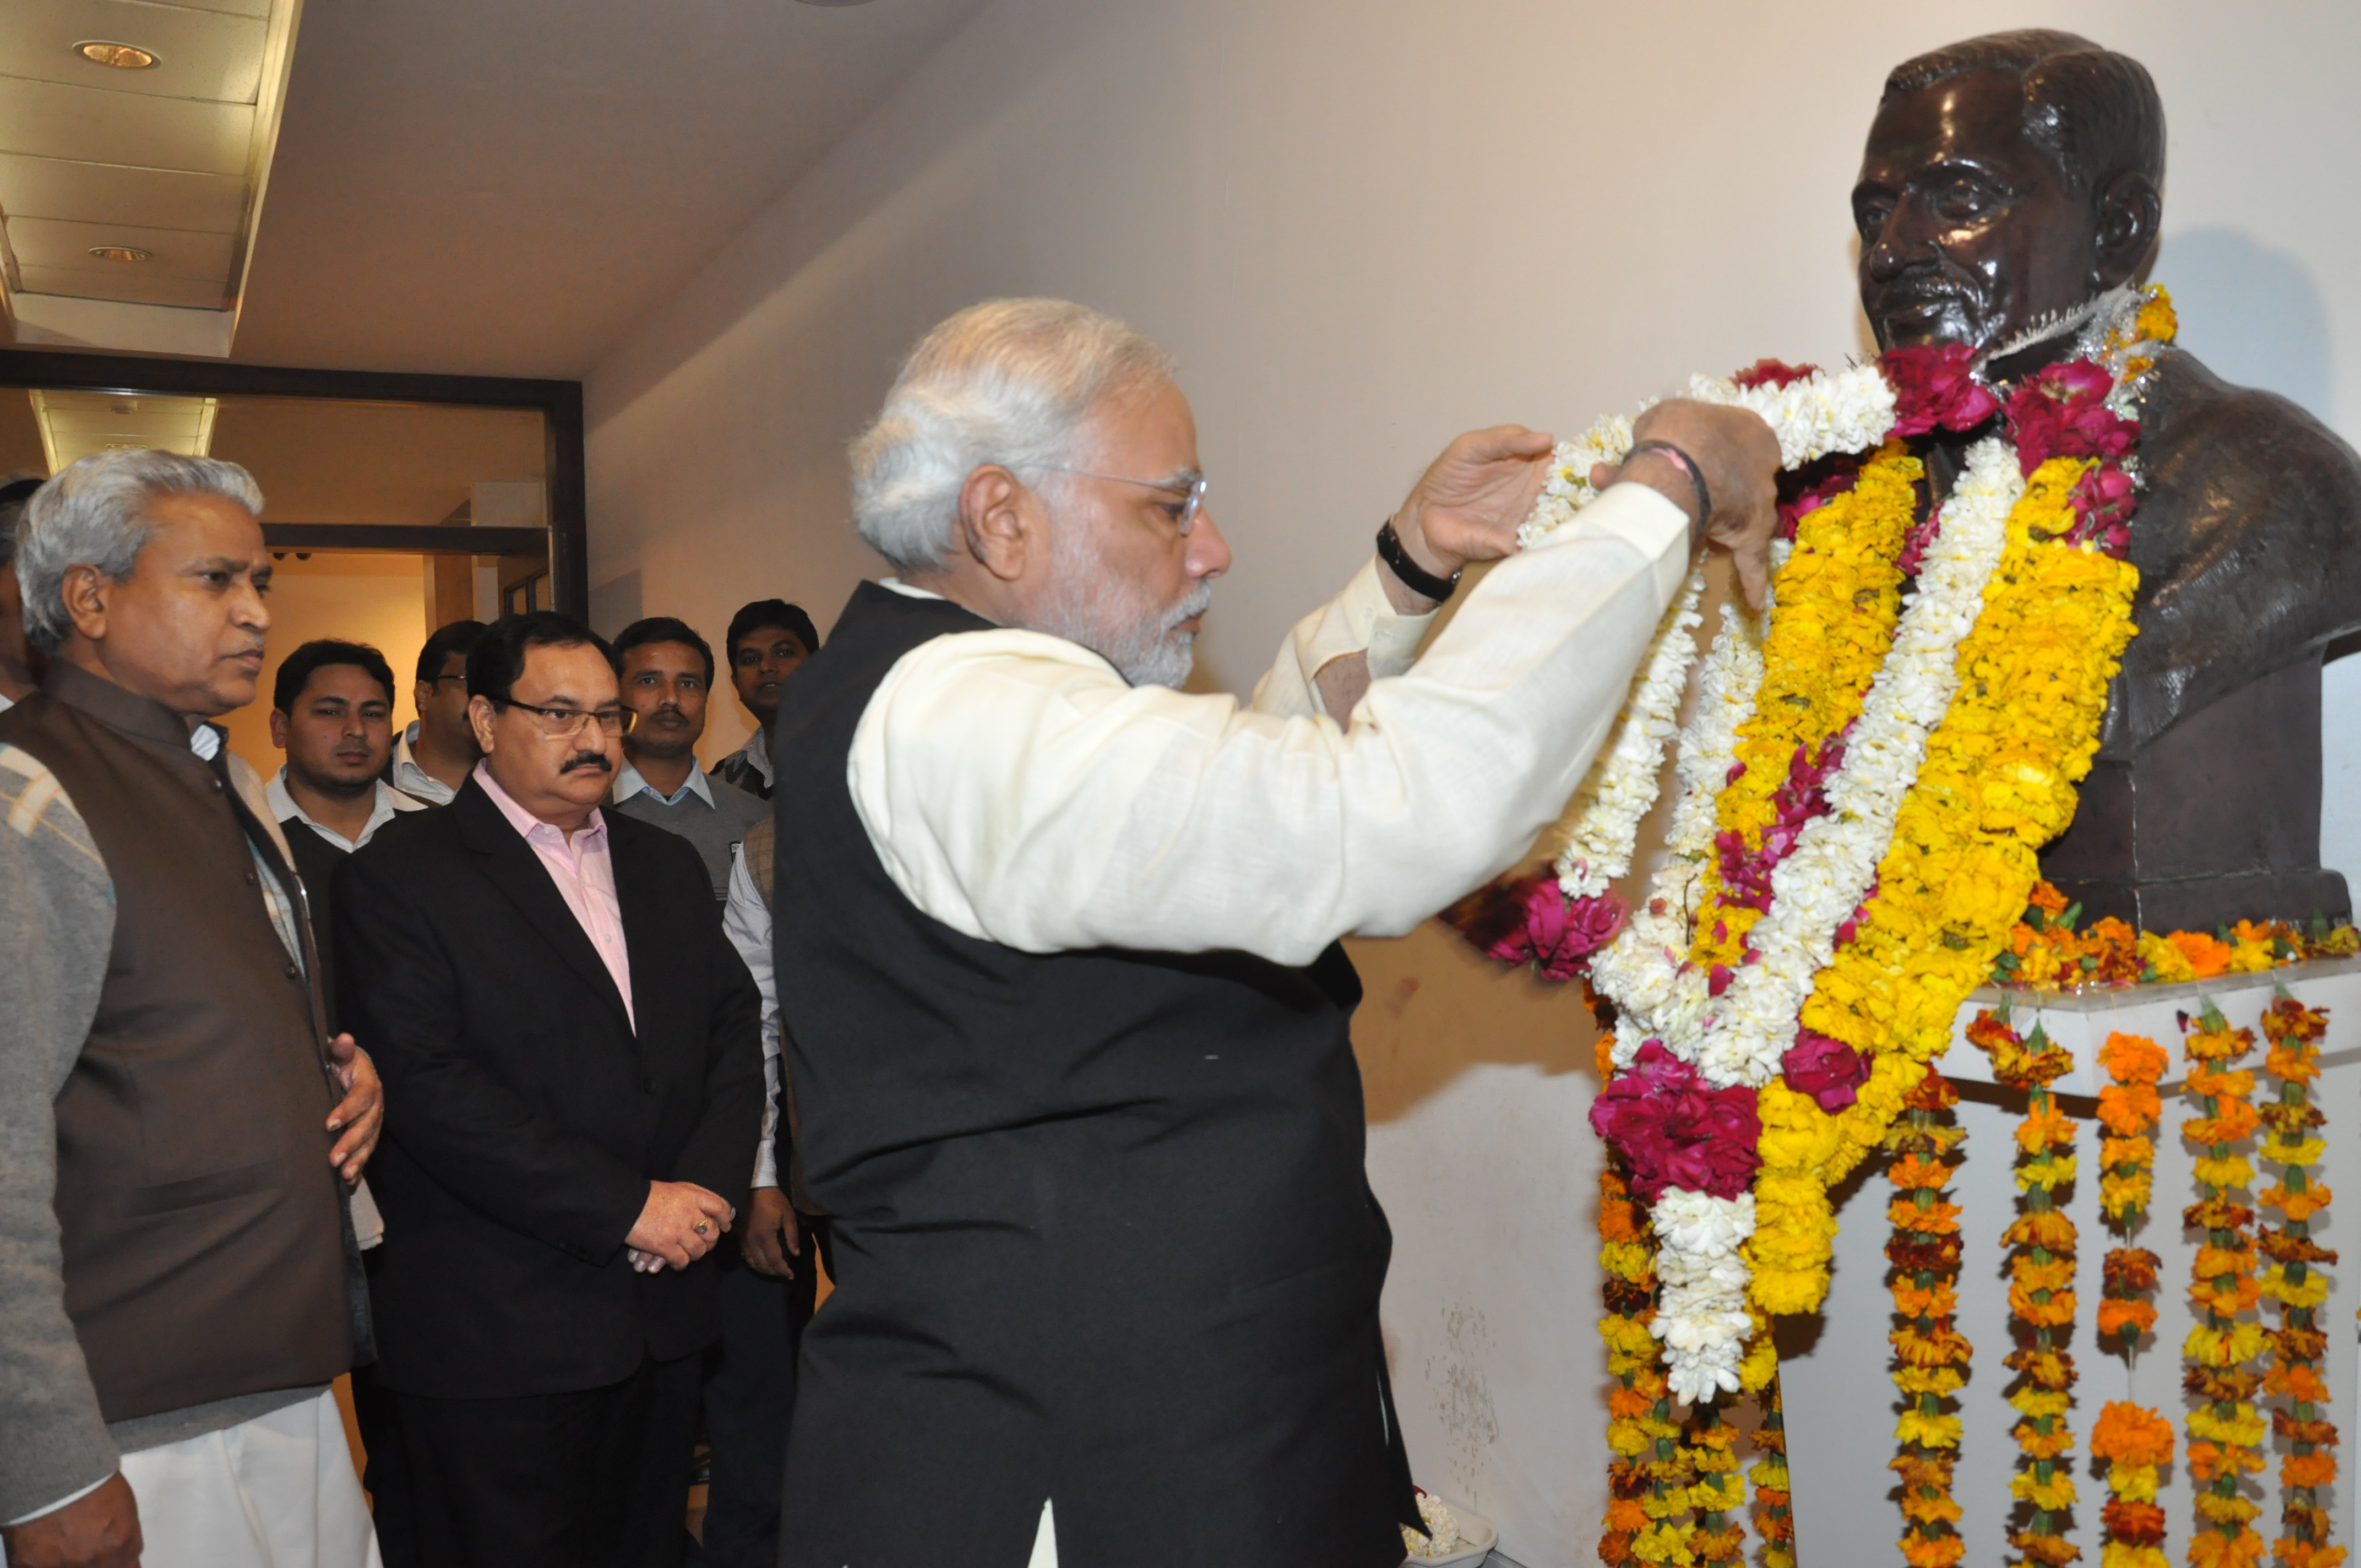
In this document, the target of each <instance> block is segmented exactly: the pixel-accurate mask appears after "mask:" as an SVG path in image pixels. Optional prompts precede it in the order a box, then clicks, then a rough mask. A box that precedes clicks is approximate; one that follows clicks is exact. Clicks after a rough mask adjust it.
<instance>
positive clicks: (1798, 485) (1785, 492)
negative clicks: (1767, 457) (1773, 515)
mask: <svg viewBox="0 0 2361 1568" xmlns="http://www.w3.org/2000/svg"><path fill="white" fill-rule="evenodd" d="M1816 468H1824V469H1825V472H1822V473H1821V474H1820V475H1819V477H1817V478H1814V477H1812V474H1813V470H1814V469H1816ZM1799 481H1800V482H1799ZM1860 482H1861V456H1860V455H1859V454H1858V453H1839V454H1837V455H1834V456H1831V457H1825V458H1822V459H1821V460H1820V461H1819V462H1818V463H1817V464H1810V465H1806V466H1805V467H1803V468H1800V469H1797V470H1796V471H1795V473H1793V474H1782V475H1781V476H1780V477H1779V494H1780V496H1781V498H1782V499H1781V500H1780V502H1779V537H1780V538H1782V539H1793V538H1795V525H1796V524H1797V523H1799V522H1801V521H1804V514H1805V513H1806V512H1813V511H1817V510H1819V509H1820V508H1822V507H1824V506H1826V505H1828V503H1829V502H1830V501H1832V500H1834V499H1837V498H1838V497H1839V496H1840V495H1843V494H1844V493H1845V492H1846V491H1847V490H1850V489H1851V488H1853V487H1854V486H1855V485H1857V484H1859V483H1860Z"/></svg>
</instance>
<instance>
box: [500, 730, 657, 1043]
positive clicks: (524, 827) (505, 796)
mask: <svg viewBox="0 0 2361 1568" xmlns="http://www.w3.org/2000/svg"><path fill="white" fill-rule="evenodd" d="M476 782H477V783H478V784H481V785H482V786H483V788H484V793H485V794H486V795H489V796H491V798H492V804H493V805H494V806H499V807H500V815H501V816H503V817H507V818H508V819H509V824H510V826H511V827H512V828H515V829H516V830H517V831H518V832H519V833H522V835H524V841H525V842H526V843H528V844H530V845H532V846H533V853H534V854H535V855H538V856H539V857H541V863H542V865H543V867H544V868H545V869H546V870H547V871H548V872H549V880H550V881H552V882H554V883H556V884H557V895H558V896H559V897H560V898H563V899H564V900H566V908H568V909H571V910H572V911H574V918H575V919H576V921H577V922H578V923H579V924H580V925H581V927H582V934H583V935H584V936H586V937H588V938H590V945H591V946H592V947H594V948H598V958H599V959H600V961H601V962H603V963H605V964H606V966H607V972H608V973H609V975H612V976H613V977H614V981H615V989H616V990H617V991H620V992H622V993H623V1015H624V1016H625V1017H627V1018H630V1019H631V1027H632V1029H633V1030H634V1031H637V1030H638V1028H639V1026H640V1021H639V1017H638V1015H637V1014H634V1013H633V1012H632V1011H631V949H630V948H627V947H625V946H624V945H623V905H622V901H621V900H620V899H619V898H617V897H616V896H615V858H614V856H613V855H612V854H611V853H610V852H609V850H608V848H607V819H606V818H605V817H601V816H600V815H599V814H598V812H597V811H596V810H593V811H592V812H591V813H590V820H589V821H588V822H587V823H585V824H583V826H582V828H580V829H579V830H578V831H577V832H576V833H575V835H574V839H573V841H572V842H571V843H569V842H567V841H566V835H565V834H564V833H562V832H560V831H559V830H558V829H557V828H554V827H552V826H550V825H549V824H548V823H546V822H544V821H543V820H541V818H539V817H535V816H534V815H533V813H532V812H530V811H527V810H526V809H525V808H524V807H523V806H519V805H518V804H517V803H516V802H515V800H513V799H512V798H511V796H510V795H509V792H508V791H506V790H504V789H502V788H501V787H500V784H499V782H498V781H496V780H495V779H494V778H493V777H492V774H491V770H490V769H489V768H487V767H486V766H484V764H483V763H481V762H478V763H477V764H476Z"/></svg>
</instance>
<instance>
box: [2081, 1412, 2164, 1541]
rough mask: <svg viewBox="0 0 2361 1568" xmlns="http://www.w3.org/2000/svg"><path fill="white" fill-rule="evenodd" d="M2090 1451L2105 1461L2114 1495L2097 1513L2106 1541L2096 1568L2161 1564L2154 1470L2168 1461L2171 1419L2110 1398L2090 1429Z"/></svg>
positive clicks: (2161, 1531)
mask: <svg viewBox="0 0 2361 1568" xmlns="http://www.w3.org/2000/svg"><path fill="white" fill-rule="evenodd" d="M2091 1455H2092V1458H2094V1459H2103V1460H2105V1461H2106V1462H2107V1490H2108V1491H2109V1492H2111V1493H2113V1494H2114V1496H2113V1497H2109V1498H2108V1499H2107V1506H2106V1508H2105V1509H2104V1510H2103V1512H2102V1514H2101V1522H2102V1523H2103V1525H2104V1526H2105V1528H2106V1542H2105V1544H2104V1545H2103V1546H2101V1547H2100V1549H2099V1568H2165V1558H2164V1509H2163V1508H2161V1507H2159V1506H2158V1503H2157V1500H2156V1480H2157V1476H2156V1473H2157V1468H2158V1466H2159V1465H2164V1464H2171V1463H2172V1423H2171V1422H2170V1421H2169V1420H2165V1419H2164V1418H2163V1417H2162V1416H2160V1415H2158V1414H2157V1413H2156V1412H2155V1411H2154V1410H2151V1409H2145V1408H2144V1407H2142V1406H2139V1405H2133V1404H2126V1403H2125V1402H2123V1401H2120V1400H2110V1401H2108V1403H2107V1404H2106V1405H2105V1406H2104V1407H2103V1409H2101V1410H2100V1411H2099V1419H2098V1420H2097V1421H2095V1422H2093V1423H2092V1427H2091Z"/></svg>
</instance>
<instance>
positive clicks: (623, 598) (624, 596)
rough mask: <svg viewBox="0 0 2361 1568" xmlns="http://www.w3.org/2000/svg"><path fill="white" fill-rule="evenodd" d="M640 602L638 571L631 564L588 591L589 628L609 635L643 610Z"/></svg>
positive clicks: (613, 633)
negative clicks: (626, 568)
mask: <svg viewBox="0 0 2361 1568" xmlns="http://www.w3.org/2000/svg"><path fill="white" fill-rule="evenodd" d="M640 604H641V592H640V572H639V568H638V567H636V566H634V567H633V568H631V570H630V571H628V572H625V573H624V574H623V575H622V576H619V577H609V578H608V579H607V580H606V581H605V582H603V583H600V584H599V585H598V586H597V587H594V588H592V589H591V590H590V630H593V631H595V632H597V633H598V635H599V636H601V637H609V638H611V637H613V636H614V635H615V634H616V633H617V632H619V631H620V630H623V628H625V627H626V626H629V625H631V622H633V621H635V620H639V619H640V617H641V616H642V614H643V613H644V612H643V611H642V609H640Z"/></svg>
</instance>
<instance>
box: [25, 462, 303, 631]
mask: <svg viewBox="0 0 2361 1568" xmlns="http://www.w3.org/2000/svg"><path fill="white" fill-rule="evenodd" d="M159 496H221V497H223V498H225V499H229V500H233V501H236V503H237V504H238V505H240V506H242V507H244V508H245V509H246V510H248V511H250V512H253V513H254V514H255V515H256V516H260V515H261V513H262V491H261V489H260V488H258V486H256V484H255V482H254V476H253V475H251V474H249V473H247V471H246V470H245V469H243V468H241V467H239V466H237V465H236V464H235V463H225V462H224V461H222V460H221V459H220V458H218V457H186V456H182V455H181V454H180V453H177V452H157V451H152V450H148V449H146V448H141V449H137V450H129V451H117V452H96V453H93V454H92V455H90V456H88V457H84V458H81V459H79V460H77V461H75V462H73V463H70V464H68V465H67V466H65V467H63V468H61V469H60V470H59V471H58V473H57V476H56V477H53V478H52V479H50V480H49V483H48V484H45V485H43V486H42V487H41V488H39V489H38V490H35V491H34V492H33V494H32V496H31V498H30V499H27V501H26V502H25V515H24V516H23V517H21V518H19V519H18V520H17V521H16V584H17V587H18V588H19V589H20V590H21V591H22V592H23V594H24V598H25V631H26V634H27V636H29V637H30V638H31V639H32V641H33V646H34V647H36V648H38V649H39V650H40V651H41V652H44V653H54V652H57V651H58V649H59V647H60V645H62V644H63V643H64V641H65V640H66V636H67V634H68V633H69V632H71V631H72V630H73V617H72V616H71V615H69V614H67V613H66V599H65V581H66V569H67V568H68V567H70V566H93V567H95V568H97V569H98V570H99V571H100V572H103V573H104V574H105V575H106V576H109V577H111V578H113V579H114V580H115V581H116V582H118V583H119V582H122V581H124V580H125V579H126V578H128V577H129V576H131V569H132V566H133V565H134V564H135V563H137V561H138V559H139V552H140V551H142V550H144V549H146V548H147V547H148V533H149V532H150V531H151V530H153V528H154V527H155V520H154V519H153V518H152V517H151V516H150V515H149V514H148V503H149V502H150V501H152V500H154V499H156V498H157V497H159Z"/></svg>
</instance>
